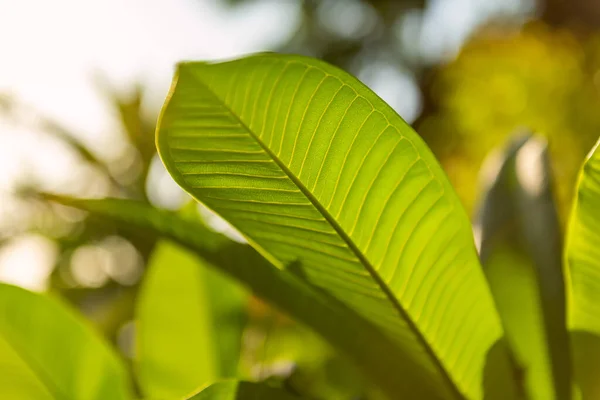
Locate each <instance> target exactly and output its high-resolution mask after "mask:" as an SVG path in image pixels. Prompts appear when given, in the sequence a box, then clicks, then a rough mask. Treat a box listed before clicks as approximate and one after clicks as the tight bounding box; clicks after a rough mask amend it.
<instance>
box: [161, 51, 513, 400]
mask: <svg viewBox="0 0 600 400" xmlns="http://www.w3.org/2000/svg"><path fill="white" fill-rule="evenodd" d="M274 71H275V72H274ZM284 105H285V106H284ZM207 110H210V111H207ZM215 115H218V118H217V117H215ZM261 115H262V116H261ZM269 121H270V122H269ZM356 127H358V128H356ZM278 133H280V134H279V135H278ZM244 135H245V136H244ZM157 146H158V149H159V154H160V155H161V158H162V159H163V162H164V163H165V165H166V166H167V169H168V170H169V172H170V173H171V174H172V176H173V177H174V179H175V180H176V181H177V182H178V183H179V184H180V185H181V186H182V187H183V188H184V189H185V190H187V191H188V192H189V193H190V194H191V195H192V196H194V197H195V198H196V199H198V200H200V201H202V202H203V203H205V204H206V205H207V206H208V207H210V208H212V209H213V210H214V211H216V212H217V213H218V214H221V215H222V216H223V217H225V219H227V220H228V221H229V222H231V223H232V224H233V225H234V226H236V227H237V228H238V229H239V230H240V231H241V232H242V233H243V234H245V236H246V237H248V238H249V239H250V241H251V243H252V244H253V245H254V246H255V247H256V248H258V249H259V251H260V252H261V253H262V254H263V255H265V256H266V257H268V258H269V259H270V260H273V261H274V262H275V263H276V265H279V266H280V267H282V266H283V265H286V264H288V263H290V262H294V261H295V260H297V259H300V260H302V265H303V269H304V273H305V275H306V277H307V279H308V280H309V281H310V282H312V284H313V285H315V286H317V287H319V288H321V289H324V290H326V291H328V292H329V293H330V294H332V295H333V296H334V297H336V298H338V299H340V300H342V301H345V303H346V305H348V306H349V307H351V308H354V309H356V310H357V311H358V312H359V314H361V315H363V316H365V317H366V318H368V319H370V320H371V321H373V322H374V323H376V324H377V325H378V326H380V327H382V328H383V329H384V330H386V331H387V333H388V334H389V335H390V337H394V338H396V339H397V340H398V341H399V342H400V343H401V344H402V346H403V348H404V349H405V350H406V351H407V353H409V354H410V358H411V359H412V360H413V362H416V363H418V364H419V365H420V367H421V368H422V370H423V371H426V372H425V373H428V374H429V375H430V378H431V379H432V380H434V381H436V384H437V385H439V386H440V387H446V388H447V389H449V390H451V391H454V392H455V393H454V395H458V396H460V395H459V394H458V393H459V392H461V393H463V394H467V396H469V397H474V398H478V397H480V396H481V371H482V370H483V364H484V362H485V354H486V352H487V351H488V350H489V348H490V347H491V345H492V343H493V342H494V341H496V340H497V339H498V338H499V337H500V335H501V328H500V324H499V321H498V319H497V316H496V314H495V309H494V305H493V303H492V301H491V296H490V295H489V293H488V291H487V287H486V284H485V281H484V278H483V275H482V273H481V271H480V269H479V264H478V260H477V256H476V254H475V252H474V247H473V243H472V237H471V234H470V226H469V224H468V219H467V218H466V216H465V215H464V211H462V208H461V206H460V204H459V202H458V200H457V198H456V196H455V195H454V193H453V192H452V188H451V187H450V184H449V183H448V181H447V179H446V177H445V175H444V173H443V171H442V170H441V168H440V167H439V166H438V164H437V162H436V161H435V159H434V157H433V156H432V155H431V153H430V151H429V150H428V149H427V148H426V146H425V145H424V144H423V143H422V142H421V140H420V139H419V138H418V136H417V135H416V134H415V133H414V132H413V131H412V130H411V129H410V128H409V127H408V125H406V123H404V121H402V120H401V118H400V117H399V116H398V115H397V114H396V113H395V112H394V111H393V110H391V108H389V107H388V106H387V105H386V104H385V103H383V101H382V100H380V99H379V98H378V97H377V96H376V95H374V94H373V93H372V92H371V91H369V90H368V89H367V88H366V87H364V85H362V84H361V83H359V82H358V81H356V80H355V79H354V78H352V77H350V76H349V75H347V74H345V73H343V72H341V71H339V70H337V69H335V68H333V67H331V66H329V65H327V64H325V63H323V62H319V61H316V60H311V59H308V58H304V57H299V56H278V55H258V56H253V57H248V58H245V59H242V60H238V61H232V62H227V63H222V64H214V65H211V64H201V63H184V64H181V65H180V67H179V70H178V74H177V76H176V78H175V80H174V85H173V88H172V91H171V93H170V96H169V98H168V100H167V103H166V105H165V107H164V108H163V112H162V114H161V119H160V122H159V130H158V133H157ZM332 148H333V149H334V150H333V151H332ZM330 155H331V156H330ZM307 160H308V161H307ZM319 160H321V162H320V163H319V162H318V161H319ZM251 164H254V165H256V164H260V165H261V167H262V170H263V171H265V173H266V174H268V175H274V176H277V179H274V178H271V179H269V180H264V179H263V178H259V177H258V176H257V175H256V176H255V177H254V178H250V179H237V178H236V179H233V178H231V179H226V178H223V177H222V174H223V173H224V172H232V171H233V172H235V173H243V172H244V170H243V169H242V167H241V166H242V165H245V166H248V165H251ZM210 174H219V176H220V178H219V180H218V181H216V180H214V179H211V178H210V177H207V175H209V176H210ZM286 177H287V179H286ZM309 188H310V189H309ZM353 188H354V189H353ZM394 210H401V212H394ZM264 214H269V215H270V216H271V217H272V218H276V215H278V216H279V217H277V222H278V223H279V225H284V226H285V227H287V228H289V229H287V230H284V229H282V228H278V230H275V229H269V228H270V227H271V224H267V223H266V221H265V220H264V217H263V216H264ZM281 214H285V215H281ZM248 219H251V220H253V223H248V222H247V220H248ZM298 220H302V221H303V222H302V223H303V224H304V227H305V228H306V227H310V228H311V229H313V230H318V231H320V232H322V233H323V236H314V237H312V238H309V237H306V236H305V235H303V234H302V233H301V229H299V228H298V224H297V221H298ZM308 221H310V222H308ZM261 224H262V225H263V226H261ZM325 237H327V239H325ZM433 237H435V240H433V239H432V238H433ZM450 243H452V244H453V246H451V248H450V250H448V247H447V244H450ZM453 258H455V259H456V261H455V262H454V263H453V264H452V265H453V267H452V268H446V267H447V266H448V264H449V262H450V261H451V259H453ZM323 266H324V267H323ZM432 270H433V272H432ZM457 270H458V272H457ZM440 281H445V282H446V285H445V286H444V287H440V286H439V282H440ZM448 282H450V285H449V284H448ZM465 284H469V286H468V287H469V289H470V290H471V291H472V295H471V296H475V297H477V298H478V299H479V300H480V301H478V302H476V303H472V302H470V301H469V300H468V299H467V298H466V296H464V295H461V291H462V290H463V289H464V288H463V287H462V286H463V285H465ZM448 286H453V287H452V288H451V289H450V290H449V291H448ZM432 295H437V297H438V298H436V299H435V300H436V301H434V302H429V301H428V298H429V297H430V296H432ZM457 298H458V300H457ZM436 302H437V303H438V304H443V307H440V308H438V307H432V306H431V305H430V303H436ZM444 307H450V310H451V311H452V312H445V311H443V312H442V311H440V310H445V308H444ZM434 314H437V315H438V316H439V318H434V317H433V315H434ZM417 325H418V326H417ZM465 326H466V330H467V332H468V334H463V329H464V328H465ZM473 338H476V339H477V340H473ZM423 353H425V354H426V356H425V357H423ZM450 370H451V371H450Z"/></svg>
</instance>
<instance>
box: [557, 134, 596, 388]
mask: <svg viewBox="0 0 600 400" xmlns="http://www.w3.org/2000/svg"><path fill="white" fill-rule="evenodd" d="M599 146H600V141H598V143H596V145H595V146H594V148H593V149H592V151H591V152H590V154H589V155H588V157H587V159H586V160H585V162H584V164H583V167H582V169H581V172H580V175H579V181H578V187H577V194H576V197H575V202H574V204H573V209H572V211H571V217H570V221H569V226H568V230H567V244H566V249H565V261H566V264H567V272H568V277H569V284H570V287H569V289H570V291H569V295H570V298H569V312H568V315H569V318H568V319H569V321H568V322H569V328H570V329H572V330H573V333H572V342H573V352H574V358H575V377H576V380H577V383H578V385H579V387H580V389H581V391H582V395H583V396H582V398H583V399H584V400H585V399H597V398H598V397H599V396H600V384H599V383H598V382H600V375H599V374H598V371H599V370H600V229H599V228H600V150H599V148H600V147H599Z"/></svg>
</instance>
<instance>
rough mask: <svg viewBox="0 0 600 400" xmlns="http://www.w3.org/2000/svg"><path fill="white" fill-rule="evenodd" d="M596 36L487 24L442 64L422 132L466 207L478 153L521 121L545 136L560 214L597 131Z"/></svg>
mask: <svg viewBox="0 0 600 400" xmlns="http://www.w3.org/2000/svg"><path fill="white" fill-rule="evenodd" d="M599 40H600V38H599V37H598V36H586V37H585V38H578V37H577V36H576V35H575V34H573V33H572V32H570V31H568V30H556V29H553V28H550V27H548V26H547V25H545V24H542V23H531V24H529V25H528V26H527V27H526V28H525V29H523V30H522V31H520V32H516V33H510V34H507V33H506V32H505V31H504V30H502V29H498V28H494V27H489V28H487V29H485V30H483V31H481V32H480V33H479V34H478V35H477V37H476V38H474V39H472V40H471V41H470V42H469V43H468V44H467V45H466V46H465V47H464V49H463V50H462V52H461V54H460V55H459V56H458V57H457V58H456V60H454V61H452V62H451V63H449V64H448V65H447V66H445V67H444V68H443V69H441V70H440V71H439V72H438V74H437V76H436V79H435V82H434V84H433V86H432V91H433V97H434V98H435V99H436V110H435V111H434V112H432V113H430V114H429V115H427V116H424V117H423V118H422V119H421V120H420V124H419V127H418V129H419V132H420V133H421V134H422V135H423V136H424V137H426V138H427V140H428V142H429V143H430V144H431V145H432V147H433V148H434V149H436V150H437V152H438V155H439V156H440V157H441V158H442V160H443V163H444V164H445V167H446V170H447V171H448V173H449V175H450V177H451V179H452V180H453V183H454V184H455V187H456V188H458V191H459V193H460V195H461V197H462V200H463V202H464V203H465V204H466V205H467V207H469V208H470V207H471V206H472V205H473V201H474V200H475V195H476V193H475V192H476V187H475V186H474V185H473V184H472V183H474V182H475V181H476V176H477V170H478V167H479V165H480V164H481V162H482V160H483V157H484V156H485V154H487V153H488V152H489V151H490V150H491V149H492V148H494V147H496V146H498V145H499V144H500V143H502V142H503V141H504V140H505V138H506V136H507V134H510V133H511V132H514V131H515V130H518V129H519V128H522V127H527V128H528V129H532V130H534V131H536V132H538V133H539V134H542V135H545V136H547V137H548V140H549V148H550V153H551V158H552V160H553V168H554V170H555V171H554V172H555V175H556V180H557V200H558V202H559V208H560V210H561V215H562V217H563V218H564V217H565V215H566V211H567V210H568V207H569V202H570V199H571V198H572V194H573V182H575V178H576V174H577V171H578V167H577V166H578V165H579V164H580V163H581V161H582V160H583V158H584V157H585V154H586V153H587V151H588V149H589V148H590V147H591V146H592V145H593V143H594V142H595V140H596V138H597V137H598V132H599V131H600V114H599V113H598V109H599V108H600V80H599V77H600V46H599V44H600V41H599Z"/></svg>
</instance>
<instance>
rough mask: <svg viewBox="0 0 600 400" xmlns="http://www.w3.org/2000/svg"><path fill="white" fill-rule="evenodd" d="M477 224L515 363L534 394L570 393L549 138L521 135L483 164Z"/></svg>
mask: <svg viewBox="0 0 600 400" xmlns="http://www.w3.org/2000/svg"><path fill="white" fill-rule="evenodd" d="M481 175H482V181H483V182H482V183H483V187H484V195H483V201H482V205H481V209H480V212H479V215H478V218H477V223H476V225H475V231H476V232H478V233H479V234H478V241H479V246H480V255H481V259H482V264H483V266H484V270H485V272H486V277H487V278H488V281H489V283H490V288H491V290H492V293H493V294H494V300H495V302H496V304H497V306H498V310H499V312H500V316H501V317H502V322H503V325H504V328H505V332H506V338H507V341H508V342H509V344H510V346H511V348H512V350H513V352H514V355H515V358H516V361H517V363H518V364H519V365H520V366H521V367H522V368H523V373H524V375H525V378H526V382H527V385H526V387H527V390H528V393H529V395H530V398H532V399H544V400H545V399H552V398H558V399H569V398H570V393H571V360H570V356H569V355H570V351H569V346H570V345H569V338H568V335H567V328H566V306H565V295H564V292H565V290H564V279H563V270H562V263H561V258H562V246H561V243H560V236H561V232H560V227H559V224H558V217H557V213H556V209H555V206H554V202H553V200H552V193H551V190H550V185H551V173H550V166H549V160H548V155H547V151H546V143H545V141H544V140H543V139H541V138H538V137H533V136H530V135H527V136H518V137H515V138H514V140H512V141H511V142H510V143H509V144H508V146H507V147H506V148H505V149H503V150H502V151H501V152H500V151H497V152H495V153H493V154H492V155H490V156H489V157H488V159H487V160H486V163H485V164H484V168H483V169H482V174H481Z"/></svg>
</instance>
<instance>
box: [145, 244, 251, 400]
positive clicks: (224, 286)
mask: <svg viewBox="0 0 600 400" xmlns="http://www.w3.org/2000/svg"><path fill="white" fill-rule="evenodd" d="M218 274H219V272H218V271H215V270H212V269H208V268H205V266H204V265H202V262H201V260H200V259H198V258H197V257H196V256H195V255H194V254H193V253H190V252H189V251H188V250H186V249H183V248H181V247H179V246H177V245H175V244H171V243H168V242H162V243H159V244H158V246H157V248H156V249H155V250H154V252H153V254H152V257H151V259H150V263H149V266H148V271H147V273H146V275H145V277H144V281H143V284H142V288H141V289H140V294H139V300H138V303H137V306H136V327H137V329H136V333H137V340H136V344H137V346H136V349H137V352H136V355H137V357H136V361H137V363H136V365H137V373H138V378H139V382H140V387H141V389H142V391H143V392H144V394H145V395H146V396H148V397H151V398H177V397H182V396H184V395H187V394H189V393H190V392H192V391H193V390H195V389H197V388H198V387H201V386H204V385H206V384H207V383H210V382H213V381H215V380H216V379H218V378H226V377H235V376H236V371H237V362H238V359H239V354H240V346H241V340H242V330H243V325H244V315H243V293H241V291H240V289H239V288H238V287H237V286H235V285H234V283H233V282H231V281H230V280H227V279H226V278H225V277H223V276H221V275H218Z"/></svg>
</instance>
